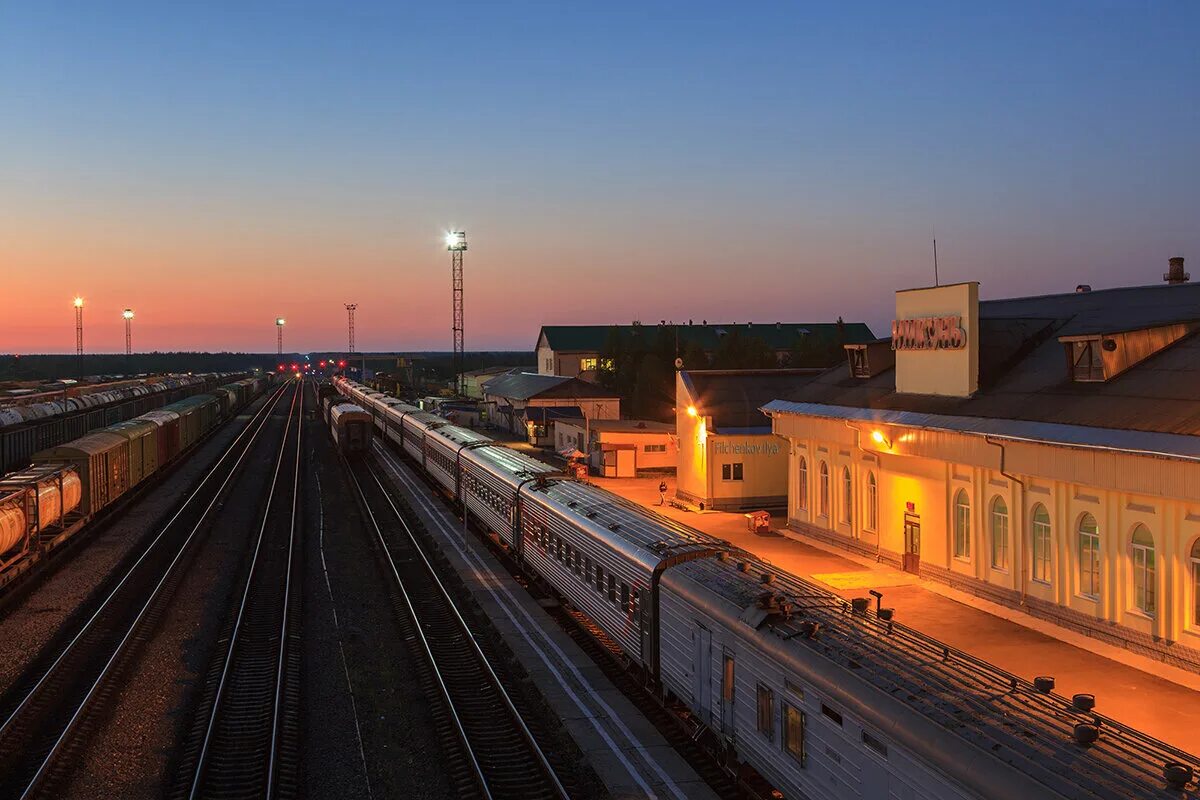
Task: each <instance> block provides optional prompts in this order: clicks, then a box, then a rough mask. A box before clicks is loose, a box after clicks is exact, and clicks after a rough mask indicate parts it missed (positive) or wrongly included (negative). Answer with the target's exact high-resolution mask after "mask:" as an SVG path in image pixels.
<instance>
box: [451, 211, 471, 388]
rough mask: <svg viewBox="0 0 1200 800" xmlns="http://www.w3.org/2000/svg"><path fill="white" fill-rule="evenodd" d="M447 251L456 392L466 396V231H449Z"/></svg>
mask: <svg viewBox="0 0 1200 800" xmlns="http://www.w3.org/2000/svg"><path fill="white" fill-rule="evenodd" d="M446 249H447V250H449V251H450V283H451V288H452V290H453V293H454V376H455V377H454V390H455V391H456V392H457V393H458V394H460V395H463V396H465V395H466V393H467V384H466V377H465V376H464V375H463V253H464V252H466V249H467V232H466V231H447V232H446Z"/></svg>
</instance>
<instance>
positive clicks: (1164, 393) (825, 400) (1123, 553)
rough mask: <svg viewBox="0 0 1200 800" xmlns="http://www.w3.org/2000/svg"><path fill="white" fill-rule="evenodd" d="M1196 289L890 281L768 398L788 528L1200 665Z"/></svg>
mask: <svg viewBox="0 0 1200 800" xmlns="http://www.w3.org/2000/svg"><path fill="white" fill-rule="evenodd" d="M1197 289H1200V287H1197V286H1195V285H1193V284H1180V283H1172V284H1169V285H1167V286H1148V287H1131V288H1128V289H1115V290H1106V291H1098V292H1084V293H1078V294H1067V295H1060V296H1053V297H1042V298H1019V299H1015V300H1004V301H990V302H982V303H981V302H980V301H979V300H978V287H977V285H975V284H960V285H956V286H949V287H945V286H943V287H936V288H933V289H927V290H917V291H910V292H898V293H897V302H896V322H895V324H894V326H893V337H892V343H891V346H892V349H893V354H894V364H893V365H889V364H888V361H889V359H886V358H884V359H878V365H879V366H878V369H877V370H874V371H873V369H872V367H871V365H870V363H867V362H865V361H864V362H863V363H858V364H856V363H855V361H854V357H853V356H852V357H851V360H850V364H849V366H850V369H849V370H847V369H846V368H845V367H842V368H840V369H838V370H831V371H829V372H828V373H826V374H824V375H822V376H821V377H820V378H818V379H816V380H814V381H813V382H812V383H810V384H809V385H807V386H806V387H804V389H803V390H801V391H800V392H799V393H797V395H796V396H795V397H794V398H793V400H791V401H784V400H777V401H775V402H772V403H769V404H768V405H767V406H766V411H767V413H768V414H770V416H771V417H772V422H773V430H774V432H775V433H776V434H778V435H780V436H782V437H784V439H785V440H786V442H787V447H788V460H789V464H788V520H789V522H788V524H789V527H790V528H791V529H792V530H793V531H795V532H796V533H798V534H800V535H801V536H804V537H808V538H813V539H817V540H820V541H823V542H826V543H830V544H835V545H838V546H841V547H845V548H847V549H849V550H852V551H854V552H857V553H859V554H861V555H865V556H870V557H878V558H879V559H881V560H883V561H886V562H888V563H891V564H894V565H895V566H897V567H901V568H904V569H908V570H910V571H913V572H916V573H919V574H920V575H921V576H923V577H927V578H931V579H935V580H939V581H942V582H944V583H947V584H950V585H952V586H954V587H956V588H960V589H963V590H966V591H969V592H972V593H975V594H977V595H980V596H982V597H985V598H987V599H989V600H993V601H995V602H998V603H1001V604H1004V605H1007V606H1010V607H1013V608H1018V609H1023V610H1025V611H1027V612H1028V613H1030V614H1033V615H1035V616H1038V617H1041V618H1044V619H1047V620H1051V621H1053V622H1055V623H1057V624H1059V625H1062V626H1064V627H1067V628H1069V629H1072V630H1075V631H1077V632H1081V633H1085V634H1088V635H1091V636H1094V637H1096V638H1099V639H1103V640H1105V641H1107V642H1110V643H1113V644H1119V645H1122V646H1125V647H1128V648H1130V649H1133V650H1136V651H1138V652H1142V653H1143V654H1147V655H1152V656H1154V657H1157V658H1160V659H1162V660H1165V661H1168V662H1170V663H1173V664H1175V665H1177V666H1181V667H1184V668H1187V669H1191V670H1194V671H1200V436H1197V434H1198V433H1200V343H1198V342H1197V337H1196V336H1195V333H1196V331H1197V330H1200V292H1198V291H1197Z"/></svg>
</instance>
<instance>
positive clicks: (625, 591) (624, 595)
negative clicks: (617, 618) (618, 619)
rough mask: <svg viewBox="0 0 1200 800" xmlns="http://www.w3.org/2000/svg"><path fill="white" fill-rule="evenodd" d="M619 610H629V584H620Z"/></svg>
mask: <svg viewBox="0 0 1200 800" xmlns="http://www.w3.org/2000/svg"><path fill="white" fill-rule="evenodd" d="M621 610H622V611H627V610H629V584H628V583H625V582H624V581H622V582H621Z"/></svg>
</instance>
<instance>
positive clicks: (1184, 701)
mask: <svg viewBox="0 0 1200 800" xmlns="http://www.w3.org/2000/svg"><path fill="white" fill-rule="evenodd" d="M660 480H662V478H661V477H659V476H655V477H653V478H595V477H593V478H592V479H591V482H592V483H594V484H595V485H597V486H600V487H603V488H605V489H608V490H609V491H612V492H615V493H617V494H619V495H621V496H623V497H626V498H628V499H629V500H632V501H634V502H636V503H639V504H641V505H644V506H646V507H648V508H649V509H650V510H652V511H654V512H657V513H660V514H663V515H664V516H667V517H670V518H672V519H675V520H678V521H680V522H682V523H685V524H687V525H690V526H692V527H694V528H697V529H699V530H702V531H705V532H706V533H709V534H712V535H713V536H718V537H720V538H722V539H726V540H728V541H730V542H732V543H734V544H736V545H737V546H739V547H742V548H744V549H746V550H748V551H750V552H752V553H754V554H755V555H757V556H759V557H760V558H763V559H766V560H768V561H770V562H771V563H772V564H774V565H775V566H777V567H779V568H780V569H783V570H785V571H787V572H791V573H792V574H795V575H800V576H804V577H808V578H812V579H814V580H816V581H820V582H823V583H824V584H825V585H826V586H828V588H829V589H830V590H831V591H833V592H836V593H838V594H840V595H842V596H843V597H863V596H867V591H868V590H869V589H877V590H878V591H880V592H882V593H883V595H884V598H883V605H884V606H885V607H891V608H894V609H895V610H896V619H897V620H898V621H901V622H904V623H905V624H906V625H909V626H911V627H913V628H916V629H918V630H920V631H922V632H923V633H925V634H928V635H929V636H933V637H935V638H937V639H939V640H941V641H943V642H945V643H946V644H948V645H951V646H953V647H956V648H958V649H960V650H963V651H965V652H967V653H970V654H972V655H974V656H977V657H979V658H981V659H983V660H985V661H988V662H990V663H992V664H994V665H996V666H998V667H1000V668H1001V669H1004V670H1007V671H1009V672H1012V673H1013V674H1015V675H1019V676H1021V677H1023V678H1027V679H1032V678H1034V677H1036V676H1038V675H1052V676H1054V678H1055V681H1056V682H1057V691H1058V692H1060V693H1062V694H1065V695H1068V696H1069V695H1071V694H1073V693H1075V692H1091V693H1092V694H1095V695H1096V701H1097V707H1096V710H1097V711H1099V712H1101V713H1104V714H1107V715H1109V716H1111V717H1113V718H1115V719H1118V720H1120V721H1122V722H1124V723H1125V724H1127V725H1130V726H1133V727H1135V728H1137V729H1139V730H1141V731H1143V732H1145V733H1147V734H1149V735H1150V736H1153V737H1155V738H1158V739H1161V740H1162V741H1164V742H1167V743H1169V744H1172V745H1174V746H1176V747H1179V748H1181V749H1183V750H1186V751H1187V752H1189V753H1200V675H1196V674H1194V673H1191V672H1187V671H1185V670H1181V669H1177V668H1174V667H1170V666H1168V665H1166V664H1163V663H1161V662H1158V661H1155V660H1153V659H1149V658H1145V657H1143V656H1139V655H1137V654H1135V653H1131V652H1129V651H1128V650H1125V649H1122V648H1118V647H1114V646H1112V645H1107V644H1104V643H1102V642H1098V641H1096V640H1095V639H1091V638H1089V637H1085V636H1082V635H1079V634H1076V633H1073V632H1072V631H1067V630H1065V629H1062V628H1060V627H1058V626H1056V625H1053V624H1052V623H1048V622H1045V621H1042V620H1038V619H1034V618H1033V617H1031V616H1029V615H1027V614H1022V613H1021V612H1020V611H1017V610H1014V609H1009V608H1004V607H1002V606H1000V605H997V604H995V603H991V602H988V601H986V600H983V599H980V598H978V597H975V596H973V595H970V594H967V593H965V592H958V591H955V590H953V589H950V588H948V587H946V586H942V585H941V584H938V583H936V582H933V581H928V580H921V579H919V578H915V576H912V575H911V574H909V573H904V572H901V571H899V570H896V569H893V568H892V567H889V566H886V565H883V564H876V563H873V562H870V561H867V560H866V559H860V558H856V557H854V556H851V555H850V554H848V553H845V552H840V551H835V550H834V549H833V548H826V547H824V546H821V545H818V544H816V543H812V542H809V541H806V540H802V539H801V537H800V536H799V534H794V533H792V532H791V531H788V530H786V529H785V528H784V526H785V525H786V520H785V519H784V518H783V517H782V516H780V515H775V516H773V517H772V519H771V524H772V530H771V532H770V533H768V534H765V535H760V534H755V533H751V532H750V531H749V530H748V529H747V525H746V519H745V517H744V516H743V515H742V514H738V513H724V512H720V511H705V512H700V513H696V512H688V511H683V510H681V509H678V508H674V507H671V506H669V505H667V506H660V505H658V500H659V497H658V483H659V481H660ZM666 481H667V485H668V493H667V495H668V497H670V496H671V494H673V493H674V490H675V485H674V484H675V479H674V477H668V478H666ZM822 578H825V580H822Z"/></svg>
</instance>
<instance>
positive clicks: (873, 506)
mask: <svg viewBox="0 0 1200 800" xmlns="http://www.w3.org/2000/svg"><path fill="white" fill-rule="evenodd" d="M866 483H867V491H866V495H867V496H866V506H867V507H866V514H864V515H863V516H864V519H863V527H864V528H865V529H867V530H869V531H877V530H879V481H878V480H877V479H876V478H875V473H874V472H873V471H871V470H867V481H866Z"/></svg>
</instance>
